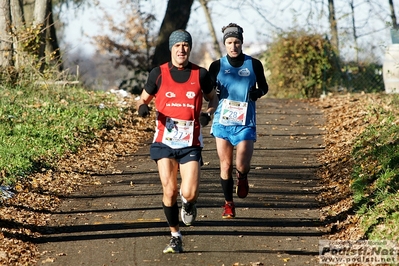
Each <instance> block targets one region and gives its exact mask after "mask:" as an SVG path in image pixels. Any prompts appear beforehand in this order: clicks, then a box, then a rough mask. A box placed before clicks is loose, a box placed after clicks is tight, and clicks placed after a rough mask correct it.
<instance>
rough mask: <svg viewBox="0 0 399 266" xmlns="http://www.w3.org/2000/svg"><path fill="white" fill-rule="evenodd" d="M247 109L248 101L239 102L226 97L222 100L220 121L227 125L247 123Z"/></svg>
mask: <svg viewBox="0 0 399 266" xmlns="http://www.w3.org/2000/svg"><path fill="white" fill-rule="evenodd" d="M247 109H248V103H247V102H237V101H231V100H227V99H224V100H223V102H222V109H221V112H220V119H219V123H220V124H222V125H225V126H241V125H245V121H246V117H247Z"/></svg>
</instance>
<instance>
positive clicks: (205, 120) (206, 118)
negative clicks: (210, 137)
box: [199, 112, 211, 127]
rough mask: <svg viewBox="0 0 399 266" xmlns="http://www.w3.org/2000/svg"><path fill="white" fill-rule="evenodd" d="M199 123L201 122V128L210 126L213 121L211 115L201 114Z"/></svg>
mask: <svg viewBox="0 0 399 266" xmlns="http://www.w3.org/2000/svg"><path fill="white" fill-rule="evenodd" d="M199 121H200V124H201V126H203V127H204V126H206V125H208V124H209V121H211V114H210V113H203V112H201V114H200V117H199Z"/></svg>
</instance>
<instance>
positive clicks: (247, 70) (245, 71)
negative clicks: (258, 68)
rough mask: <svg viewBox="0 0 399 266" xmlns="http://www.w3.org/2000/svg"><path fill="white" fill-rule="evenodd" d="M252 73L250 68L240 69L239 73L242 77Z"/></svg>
mask: <svg viewBox="0 0 399 266" xmlns="http://www.w3.org/2000/svg"><path fill="white" fill-rule="evenodd" d="M250 74H251V72H250V71H249V69H248V68H244V69H240V71H238V75H239V76H241V77H248V76H249V75H250Z"/></svg>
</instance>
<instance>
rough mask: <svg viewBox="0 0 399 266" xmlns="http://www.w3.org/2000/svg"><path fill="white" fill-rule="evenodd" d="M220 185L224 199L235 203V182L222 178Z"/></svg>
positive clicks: (231, 179)
mask: <svg viewBox="0 0 399 266" xmlns="http://www.w3.org/2000/svg"><path fill="white" fill-rule="evenodd" d="M220 183H221V184H222V189H223V194H224V199H225V200H226V201H233V187H234V180H233V178H232V177H230V178H229V179H227V180H224V179H222V178H220Z"/></svg>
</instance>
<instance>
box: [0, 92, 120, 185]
mask: <svg viewBox="0 0 399 266" xmlns="http://www.w3.org/2000/svg"><path fill="white" fill-rule="evenodd" d="M101 103H102V104H104V105H105V106H106V108H99V105H100V104H101ZM114 103H115V99H114V98H113V96H112V95H109V94H106V93H104V92H93V91H87V90H85V89H83V88H78V87H69V86H68V87H63V86H52V87H48V86H40V85H37V86H33V85H31V86H29V87H10V86H0V125H1V126H0V184H2V185H13V184H14V183H15V182H16V181H17V180H18V179H21V178H24V177H26V176H27V175H29V174H30V173H32V172H34V171H36V170H38V169H41V168H48V167H51V165H52V163H54V162H55V160H56V159H57V158H59V156H60V155H62V154H64V153H65V152H69V151H71V152H74V151H76V149H77V148H78V147H79V146H80V145H82V144H83V143H85V141H87V140H89V139H92V138H93V137H94V132H95V131H96V130H98V129H100V128H102V127H105V126H106V125H107V121H110V120H112V119H116V118H117V117H118V115H119V110H118V108H117V107H116V105H115V104H114Z"/></svg>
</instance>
